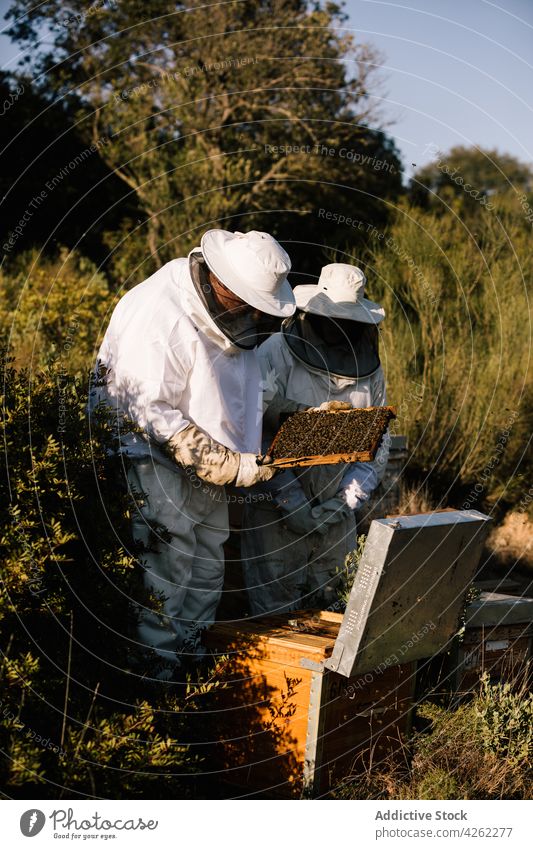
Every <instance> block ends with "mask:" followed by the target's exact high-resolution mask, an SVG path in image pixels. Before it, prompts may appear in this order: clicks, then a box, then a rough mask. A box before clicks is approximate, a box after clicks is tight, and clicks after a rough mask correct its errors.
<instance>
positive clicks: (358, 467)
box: [339, 368, 391, 510]
mask: <svg viewBox="0 0 533 849" xmlns="http://www.w3.org/2000/svg"><path fill="white" fill-rule="evenodd" d="M371 396H372V397H371V406H372V407H383V406H385V404H386V403H387V395H386V390H385V378H384V376H383V371H382V370H381V368H380V369H379V371H378V372H377V373H376V375H375V376H374V378H373V381H372V386H371ZM390 441H391V439H390V434H389V431H388V430H387V431H386V432H385V434H384V436H383V440H382V442H381V445H380V447H379V449H378V451H377V454H376V458H375V460H373V462H371V463H352V465H351V466H349V467H348V469H347V470H346V472H345V474H344V476H343V478H342V481H341V485H340V490H339V494H341V495H342V496H343V497H344V499H345V501H346V503H347V504H348V506H349V507H351V508H352V510H358V509H359V507H360V506H361V505H362V504H363V503H364V502H365V501H368V499H369V498H370V496H371V495H372V493H373V491H374V490H375V489H376V487H377V486H378V485H379V484H380V483H381V480H382V479H383V475H384V474H385V469H386V467H387V462H388V459H389V449H390Z"/></svg>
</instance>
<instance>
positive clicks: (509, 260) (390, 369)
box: [367, 203, 533, 507]
mask: <svg viewBox="0 0 533 849" xmlns="http://www.w3.org/2000/svg"><path fill="white" fill-rule="evenodd" d="M530 240H531V228H530V225H529V223H528V222H527V221H525V219H524V216H523V214H522V211H521V210H520V209H517V208H516V207H515V208H514V209H509V208H508V207H507V206H504V207H503V208H502V209H500V208H499V207H498V208H496V209H495V210H494V211H489V210H485V209H479V210H478V213H477V219H476V224H475V229H471V228H469V227H468V226H466V225H465V223H464V221H463V220H462V218H461V217H460V216H459V214H458V213H457V212H456V211H455V210H451V211H448V212H447V213H446V214H440V215H437V214H435V213H432V212H428V211H424V210H422V209H420V208H417V207H412V206H409V205H408V204H407V203H404V204H402V205H400V207H399V209H398V211H397V214H396V216H395V219H394V221H393V223H392V225H391V227H390V229H389V230H388V231H387V232H386V233H385V234H383V237H382V238H381V237H379V238H378V237H377V236H376V237H375V239H374V242H373V245H372V247H371V250H370V252H369V256H368V264H367V269H368V276H369V280H370V287H371V293H372V296H373V297H375V298H376V299H377V300H380V301H381V302H382V303H383V304H384V306H385V308H386V312H387V320H386V321H385V322H384V323H383V325H382V331H381V343H382V361H383V364H384V367H385V370H386V377H387V385H388V397H389V403H393V404H396V405H397V407H398V425H399V427H400V428H401V432H402V433H407V434H408V436H409V443H410V446H411V448H412V453H413V461H412V465H414V464H416V468H417V469H418V471H419V472H422V474H423V475H429V476H430V484H429V486H430V490H433V491H435V492H438V493H439V498H441V499H444V498H445V497H446V492H447V490H448V488H450V487H452V489H453V492H454V495H455V498H456V501H457V506H461V503H464V505H465V506H466V507H472V506H475V505H476V504H478V503H483V502H484V501H485V502H486V501H487V500H488V501H489V502H491V503H494V502H496V501H497V500H499V499H501V500H503V502H507V503H512V502H513V501H514V500H517V499H519V498H520V497H521V496H522V495H523V492H524V487H525V483H524V482H525V480H526V478H525V474H526V470H527V463H528V462H530V460H531V440H530V434H531V430H532V427H531V426H532V424H533V420H532V419H533V416H532V412H533V404H532V383H531V372H530V370H529V368H528V360H529V350H530V335H529V334H530V330H529V320H528V316H529V314H530V308H529V302H528V292H527V285H526V281H527V280H529V279H530V278H531V276H532V273H533V260H532V255H531V250H530Z"/></svg>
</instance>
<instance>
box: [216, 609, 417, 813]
mask: <svg viewBox="0 0 533 849" xmlns="http://www.w3.org/2000/svg"><path fill="white" fill-rule="evenodd" d="M342 618H343V616H342V614H340V613H334V612H330V611H318V610H317V611H297V612H292V613H284V614H281V615H277V616H268V617H262V618H261V619H260V620H255V621H254V620H245V621H244V622H242V623H239V625H238V627H235V626H233V625H231V624H230V623H219V624H217V625H215V627H214V628H212V629H211V631H210V632H209V636H208V645H209V646H210V647H211V648H212V649H214V650H216V651H219V652H223V653H224V654H226V655H227V656H228V663H227V670H228V671H229V675H227V678H228V684H227V688H226V689H225V690H223V691H222V693H221V700H222V705H223V708H224V709H225V711H226V716H225V719H227V718H228V717H227V713H229V726H228V727H229V734H230V737H231V733H232V730H235V729H241V730H242V732H243V733H242V734H240V735H239V734H237V735H235V736H234V737H231V739H228V738H227V739H226V740H225V741H224V744H223V746H222V750H221V767H222V768H223V769H224V771H225V775H224V777H225V779H226V780H227V781H228V782H229V783H230V784H232V785H234V787H235V790H236V793H237V795H239V790H240V791H241V792H244V793H245V794H248V793H250V794H252V795H256V794H263V795H265V796H268V797H291V796H292V797H299V796H301V795H302V793H303V792H304V790H306V791H307V792H310V793H312V794H313V795H315V796H316V795H321V794H323V793H325V792H327V790H328V789H329V788H330V787H331V786H334V785H335V783H336V782H337V781H338V780H340V779H342V777H343V776H346V775H347V774H349V773H350V772H351V771H352V768H353V767H354V766H355V764H356V762H357V761H358V760H359V761H360V762H362V763H364V764H365V765H367V764H368V763H369V762H370V761H371V760H372V761H373V762H374V763H375V762H376V761H378V760H379V759H380V758H382V757H384V756H385V755H387V754H388V753H390V752H392V751H394V750H396V749H398V747H399V746H400V740H401V734H402V733H403V734H406V733H407V731H408V729H409V723H410V709H411V705H412V695H413V691H414V681H415V671H416V669H415V666H416V665H415V664H414V663H407V664H402V665H394V666H390V667H389V668H387V669H384V670H383V671H382V672H381V673H379V674H375V675H374V674H372V675H371V674H368V675H367V676H361V675H355V676H353V677H352V678H346V677H344V676H342V675H339V674H338V673H336V672H332V671H329V670H327V669H325V665H324V664H325V661H326V660H327V658H329V657H331V654H332V652H333V648H334V646H335V640H336V638H337V635H338V632H339V627H340V624H341V622H342Z"/></svg>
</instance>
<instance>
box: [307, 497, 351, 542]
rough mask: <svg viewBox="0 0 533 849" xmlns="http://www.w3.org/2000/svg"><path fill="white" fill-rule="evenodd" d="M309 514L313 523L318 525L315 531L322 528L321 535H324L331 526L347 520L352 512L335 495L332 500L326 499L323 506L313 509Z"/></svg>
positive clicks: (343, 501) (342, 499)
mask: <svg viewBox="0 0 533 849" xmlns="http://www.w3.org/2000/svg"><path fill="white" fill-rule="evenodd" d="M311 512H312V514H313V517H314V519H315V521H316V522H317V523H318V524H319V528H317V530H319V529H320V528H323V531H322V533H326V532H327V530H328V529H329V528H330V527H331V525H335V524H337V522H340V521H341V519H347V518H348V517H349V516H350V514H351V513H352V512H353V511H352V508H351V507H349V506H348V504H346V501H345V500H344V498H342V496H340V495H335V496H334V497H333V498H328V500H327V501H324V503H323V504H318V505H317V506H316V507H313V509H312V511H311Z"/></svg>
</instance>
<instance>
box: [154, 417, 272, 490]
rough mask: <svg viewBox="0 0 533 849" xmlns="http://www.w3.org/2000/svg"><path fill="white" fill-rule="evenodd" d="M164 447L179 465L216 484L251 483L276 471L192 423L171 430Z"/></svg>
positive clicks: (269, 476) (264, 479)
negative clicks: (229, 446)
mask: <svg viewBox="0 0 533 849" xmlns="http://www.w3.org/2000/svg"><path fill="white" fill-rule="evenodd" d="M166 448H167V452H168V453H169V454H170V456H171V457H172V458H173V459H174V460H175V461H176V463H178V464H179V465H180V466H184V467H185V468H193V469H194V471H195V472H196V474H197V475H198V477H199V478H201V479H202V480H204V481H206V482H207V483H212V484H215V485H217V486H224V484H227V483H235V484H236V485H237V486H253V484H254V483H258V482H259V481H268V480H270V478H272V477H273V476H274V474H275V472H276V469H275V468H273V467H272V466H268V465H262V466H259V465H258V464H257V460H258V458H257V457H256V455H255V454H240V453H239V452H238V451H232V450H231V449H230V448H226V446H225V445H221V443H220V442H217V441H216V440H215V439H211V437H210V436H208V435H207V434H206V433H204V432H203V431H202V430H200V428H198V427H196V425H194V424H190V425H188V427H186V428H185V429H184V430H180V431H179V433H175V434H174V436H173V437H171V439H169V441H168V442H167V444H166Z"/></svg>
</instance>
